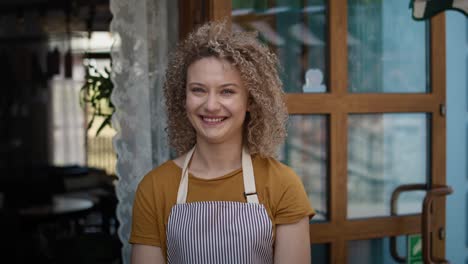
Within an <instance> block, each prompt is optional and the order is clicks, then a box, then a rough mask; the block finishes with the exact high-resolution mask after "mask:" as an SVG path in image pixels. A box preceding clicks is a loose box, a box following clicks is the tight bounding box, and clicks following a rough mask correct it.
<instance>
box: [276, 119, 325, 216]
mask: <svg viewBox="0 0 468 264" xmlns="http://www.w3.org/2000/svg"><path fill="white" fill-rule="evenodd" d="M327 141H328V138H327V118H326V116H321V115H293V116H290V118H289V124H288V137H287V139H286V141H285V144H284V145H283V146H282V147H281V149H280V152H279V159H280V160H281V161H282V162H284V163H286V164H287V165H289V166H291V167H292V168H293V169H294V171H295V172H296V173H297V174H298V175H299V176H300V177H301V180H302V182H303V184H304V187H305V189H306V192H307V194H308V196H309V199H310V201H311V203H312V206H313V207H314V209H315V211H316V215H315V216H314V218H313V219H312V220H313V221H317V220H325V219H327V218H328V215H327V214H328V210H327V198H328V197H327V195H328V193H327V192H328V188H327V186H328V185H327V176H328V175H327V174H328V171H327V164H328V149H327V145H328V143H327Z"/></svg>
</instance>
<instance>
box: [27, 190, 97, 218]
mask: <svg viewBox="0 0 468 264" xmlns="http://www.w3.org/2000/svg"><path fill="white" fill-rule="evenodd" d="M93 206H94V202H93V201H92V200H91V199H87V198H78V197H70V196H67V195H66V194H61V195H54V196H53V197H52V203H51V204H46V205H36V206H32V207H27V208H20V209H19V210H18V213H19V215H21V216H23V217H53V216H62V215H66V214H75V213H82V212H86V211H88V210H90V209H91V208H93Z"/></svg>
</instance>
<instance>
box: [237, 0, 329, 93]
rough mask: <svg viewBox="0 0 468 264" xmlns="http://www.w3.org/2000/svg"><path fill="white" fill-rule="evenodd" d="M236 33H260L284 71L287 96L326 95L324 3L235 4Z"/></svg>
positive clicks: (253, 0)
mask: <svg viewBox="0 0 468 264" xmlns="http://www.w3.org/2000/svg"><path fill="white" fill-rule="evenodd" d="M232 9H233V10H232V22H233V23H232V25H233V28H234V30H245V31H252V30H255V31H258V32H259V38H260V40H261V41H263V42H264V43H266V44H267V45H268V46H269V47H270V49H271V50H272V51H273V52H275V53H276V54H277V55H278V57H279V59H280V62H281V65H282V67H283V69H282V71H281V79H282V81H283V84H284V89H285V91H286V92H291V93H301V92H315V93H317V92H319V93H322V92H326V91H327V87H326V78H327V76H326V72H325V69H326V65H325V54H326V5H325V1H324V0H308V1H302V0H301V1H299V0H294V1H290V0H276V1H265V0H264V1H261V0H249V1H246V0H233V1H232Z"/></svg>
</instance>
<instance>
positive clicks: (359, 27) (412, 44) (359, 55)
mask: <svg viewBox="0 0 468 264" xmlns="http://www.w3.org/2000/svg"><path fill="white" fill-rule="evenodd" d="M427 30H428V25H427V22H421V21H415V20H413V19H412V18H411V9H410V8H408V5H405V4H402V2H401V1H394V0H372V1H368V0H349V1H348V69H349V91H350V92H357V93H424V92H428V91H429V85H428V82H429V78H428V77H429V75H428V63H429V56H428V50H429V44H428V43H429V41H428V38H427V35H428V33H427V32H428V31H427Z"/></svg>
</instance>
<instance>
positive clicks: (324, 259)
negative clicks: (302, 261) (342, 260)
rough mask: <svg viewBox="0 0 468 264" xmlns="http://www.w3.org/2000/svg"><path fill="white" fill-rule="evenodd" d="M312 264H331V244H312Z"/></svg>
mask: <svg viewBox="0 0 468 264" xmlns="http://www.w3.org/2000/svg"><path fill="white" fill-rule="evenodd" d="M310 249H311V253H312V263H313V264H328V263H330V245H329V244H312V245H311V247H310Z"/></svg>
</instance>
